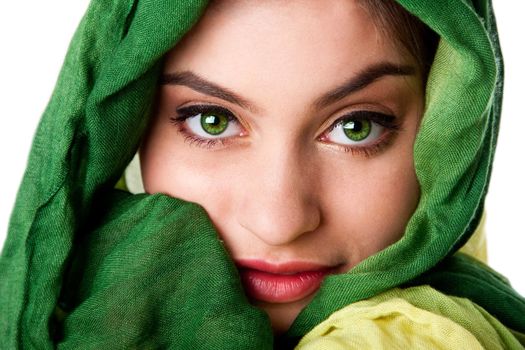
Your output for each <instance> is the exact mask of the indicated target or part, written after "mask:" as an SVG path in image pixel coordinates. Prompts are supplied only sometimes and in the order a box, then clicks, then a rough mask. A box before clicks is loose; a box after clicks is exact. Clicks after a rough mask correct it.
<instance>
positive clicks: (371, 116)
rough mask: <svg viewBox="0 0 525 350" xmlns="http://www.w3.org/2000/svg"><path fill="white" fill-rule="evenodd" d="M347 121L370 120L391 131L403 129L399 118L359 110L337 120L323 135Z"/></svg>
mask: <svg viewBox="0 0 525 350" xmlns="http://www.w3.org/2000/svg"><path fill="white" fill-rule="evenodd" d="M347 119H353V120H370V121H371V122H374V123H377V124H379V125H381V126H384V127H385V128H387V129H391V130H399V129H400V128H401V125H400V124H399V122H398V120H397V118H396V117H395V116H393V115H391V114H386V113H383V112H377V111H369V110H358V111H353V112H349V113H346V114H344V115H342V116H341V117H339V118H337V119H336V120H335V121H334V122H333V123H332V124H331V125H330V127H329V128H328V129H327V130H326V131H324V132H323V134H325V133H327V132H330V131H332V130H333V129H334V128H335V127H336V126H338V125H340V124H342V123H343V122H344V121H345V120H347Z"/></svg>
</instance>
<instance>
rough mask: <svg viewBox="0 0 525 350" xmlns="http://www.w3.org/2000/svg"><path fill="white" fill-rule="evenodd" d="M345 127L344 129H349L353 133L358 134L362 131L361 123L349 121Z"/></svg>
mask: <svg viewBox="0 0 525 350" xmlns="http://www.w3.org/2000/svg"><path fill="white" fill-rule="evenodd" d="M346 125H347V126H346V127H345V129H350V130H352V131H355V132H360V131H361V130H363V123H361V122H357V121H351V122H349V123H348V124H346Z"/></svg>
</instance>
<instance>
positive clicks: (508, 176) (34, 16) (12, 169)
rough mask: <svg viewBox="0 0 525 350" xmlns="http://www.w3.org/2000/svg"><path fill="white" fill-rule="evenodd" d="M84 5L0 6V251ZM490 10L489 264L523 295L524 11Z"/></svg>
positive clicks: (499, 2) (512, 5)
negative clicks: (494, 56) (497, 66)
mask: <svg viewBox="0 0 525 350" xmlns="http://www.w3.org/2000/svg"><path fill="white" fill-rule="evenodd" d="M87 4H88V1H87V0H47V1H37V0H32V1H31V0H19V1H9V2H8V1H2V2H0V48H1V51H0V111H1V117H0V161H1V164H2V165H1V168H0V169H1V170H0V176H1V177H0V245H1V244H2V242H3V241H4V239H5V235H6V232H7V222H8V218H9V215H10V212H11V209H12V206H13V203H14V199H15V194H16V191H17V188H18V185H19V183H20V180H21V177H22V174H23V171H24V168H25V164H26V160H27V155H28V152H29V147H30V144H31V139H32V136H33V133H34V131H35V128H36V125H37V123H38V120H39V118H40V115H41V113H42V111H43V110H44V108H45V105H46V103H47V101H48V99H49V97H50V94H51V91H52V89H53V86H54V84H55V81H56V78H57V75H58V71H59V69H60V67H61V65H62V61H63V57H64V55H65V52H66V49H67V46H68V44H69V40H70V39H71V36H72V34H73V31H74V30H75V28H76V26H77V24H78V22H79V20H80V18H81V16H82V15H83V12H84V11H85V9H86V8H87ZM494 6H495V10H496V14H497V16H498V26H499V31H500V39H501V44H502V48H503V53H504V57H505V64H506V66H505V67H506V81H505V95H504V96H505V98H504V105H503V118H502V122H501V131H500V142H499V145H498V150H497V153H496V159H495V163H494V172H493V178H492V184H491V188H490V191H489V196H488V198H487V204H486V208H487V212H488V217H487V236H488V246H489V262H490V265H491V266H492V267H494V268H495V269H496V270H498V271H500V272H501V273H503V274H504V275H506V276H507V277H508V278H509V279H510V280H511V282H512V284H513V285H514V287H515V288H516V289H517V290H518V291H519V292H520V293H521V294H522V295H525V272H524V269H525V247H524V244H525V227H524V226H525V224H524V220H525V204H524V202H525V166H524V163H525V157H524V151H525V115H524V113H523V110H524V107H523V106H524V104H523V100H524V99H525V94H524V92H525V89H524V88H523V85H524V84H525V68H524V67H525V53H524V51H523V42H524V41H523V40H524V36H525V30H524V26H523V18H522V14H523V11H522V10H523V7H524V6H523V5H522V4H521V2H520V1H504V0H495V4H494ZM0 278H1V276H0Z"/></svg>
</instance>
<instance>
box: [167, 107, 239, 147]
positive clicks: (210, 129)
mask: <svg viewBox="0 0 525 350" xmlns="http://www.w3.org/2000/svg"><path fill="white" fill-rule="evenodd" d="M177 113H178V114H179V116H178V117H177V118H175V121H176V122H177V123H182V124H183V127H184V129H185V131H186V132H188V133H190V134H193V135H194V136H196V137H199V138H202V139H223V138H228V137H232V136H241V135H242V133H243V128H242V126H241V125H240V123H239V121H238V120H237V118H235V116H234V115H233V113H231V112H230V111H229V110H227V109H225V108H222V107H219V106H211V105H195V106H189V107H183V108H179V109H177Z"/></svg>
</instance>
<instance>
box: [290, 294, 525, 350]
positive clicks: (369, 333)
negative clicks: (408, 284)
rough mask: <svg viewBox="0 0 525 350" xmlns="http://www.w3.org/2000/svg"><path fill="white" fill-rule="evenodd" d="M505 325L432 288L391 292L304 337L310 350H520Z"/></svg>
mask: <svg viewBox="0 0 525 350" xmlns="http://www.w3.org/2000/svg"><path fill="white" fill-rule="evenodd" d="M519 348H521V345H520V343H519V342H518V340H517V339H516V338H515V337H514V336H513V335H512V333H511V332H509V330H507V328H506V327H505V326H503V325H502V324H501V323H500V322H498V321H497V320H496V319H495V318H494V317H492V316H491V315H489V314H488V313H487V312H486V311H485V310H484V309H482V308H480V307H479V306H477V305H475V304H473V303H472V302H471V301H470V300H468V299H462V298H457V297H449V296H446V295H445V294H442V293H440V292H438V291H436V290H434V289H432V288H431V287H428V286H424V287H412V288H408V289H397V288H396V289H393V290H390V291H388V292H385V293H382V294H379V295H378V296H375V297H373V298H370V299H368V300H365V301H360V302H357V303H354V304H351V305H349V306H346V307H345V308H343V309H341V310H339V311H337V312H335V313H333V314H332V315H331V316H330V317H329V318H328V319H327V320H325V321H323V322H322V323H321V324H319V325H318V326H316V327H315V328H314V329H313V330H312V331H311V332H309V333H308V334H307V335H306V336H304V337H303V338H302V339H301V342H300V343H299V344H298V346H297V347H296V349H297V350H308V349H317V350H321V349H443V350H445V349H458V350H459V349H472V350H474V349H494V350H496V349H519Z"/></svg>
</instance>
